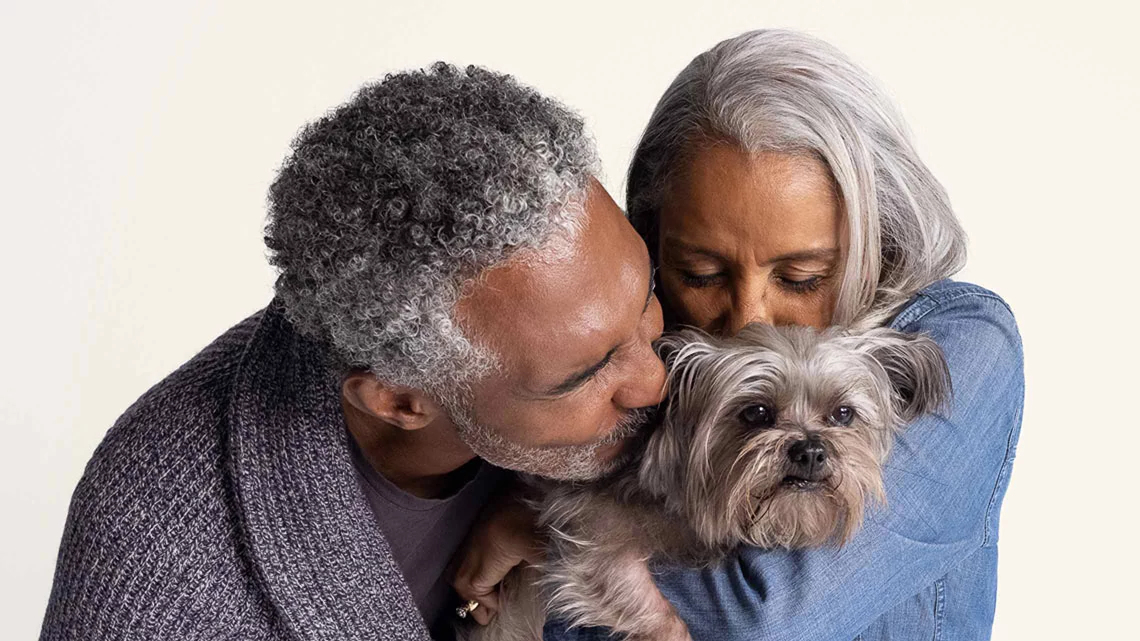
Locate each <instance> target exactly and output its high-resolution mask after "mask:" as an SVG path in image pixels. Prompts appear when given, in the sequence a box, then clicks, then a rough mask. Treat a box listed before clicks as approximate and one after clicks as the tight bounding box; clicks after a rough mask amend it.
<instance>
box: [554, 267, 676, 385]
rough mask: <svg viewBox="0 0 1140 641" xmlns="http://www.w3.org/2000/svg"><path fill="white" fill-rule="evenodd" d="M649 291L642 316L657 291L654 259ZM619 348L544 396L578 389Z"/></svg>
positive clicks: (608, 360)
mask: <svg viewBox="0 0 1140 641" xmlns="http://www.w3.org/2000/svg"><path fill="white" fill-rule="evenodd" d="M647 257H648V256H647ZM647 289H648V292H646V294H645V306H644V307H642V309H641V313H642V314H644V313H645V312H646V311H648V310H649V303H651V302H653V292H654V291H655V290H656V289H657V268H656V267H654V266H653V259H652V258H650V259H649V285H648V287H647ZM618 347H620V346H614V347H613V348H611V349H610V351H608V352H606V355H605V356H604V357H602V360H600V361H598V362H597V363H594V364H593V365H591V366H589V367H587V368H586V369H584V370H582V371H580V372H575V373H574V374H571V375H570V376H569V377H568V378H567V379H566V380H564V381H562V382H561V383H559V384H558V385H557V386H555V387H554V388H553V389H551V390H550V391H548V392H546V394H544V396H550V397H554V396H561V395H563V394H566V393H567V392H571V391H573V390H575V389H577V388H578V387H579V386H580V385H582V384H583V383H585V382H586V381H588V380H590V379H591V378H593V377H594V375H595V374H597V373H598V372H600V371H601V370H602V368H603V367H605V366H606V365H608V364H609V362H610V360H612V359H613V357H614V354H616V353H617V351H618Z"/></svg>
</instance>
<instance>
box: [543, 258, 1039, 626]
mask: <svg viewBox="0 0 1140 641" xmlns="http://www.w3.org/2000/svg"><path fill="white" fill-rule="evenodd" d="M891 327H894V328H895V329H899V330H902V331H906V332H923V333H926V334H928V335H929V336H931V337H932V338H933V339H934V340H935V341H937V342H938V344H939V345H940V346H941V347H942V351H943V353H944V354H945V355H946V359H947V361H948V363H949V365H950V373H951V379H952V382H953V386H954V397H953V403H952V407H951V410H950V411H949V412H947V414H948V418H947V417H944V416H936V415H927V416H923V417H921V418H919V419H918V420H916V421H915V422H914V423H912V424H911V425H910V426H909V427H908V428H907V430H906V431H905V432H904V433H903V434H902V435H900V436H899V438H898V440H897V442H896V444H895V448H894V451H893V452H892V454H891V458H890V460H889V461H888V462H887V465H886V470H885V475H884V476H885V482H886V488H887V505H886V506H884V507H879V508H872V509H871V511H870V512H869V513H868V517H867V520H866V522H865V524H864V526H863V529H862V530H861V531H860V532H859V533H858V534H856V535H855V536H854V537H853V538H852V540H851V541H850V542H849V543H848V544H847V545H846V546H844V547H843V548H841V549H827V548H825V549H814V550H797V551H784V550H761V549H756V548H743V549H741V550H739V551H738V552H737V553H736V554H734V555H732V556H730V557H729V558H728V559H727V560H726V561H725V562H724V563H723V564H721V565H719V566H717V567H715V568H711V569H701V570H697V569H689V568H678V567H668V568H665V567H657V568H654V570H655V572H656V577H657V578H656V580H657V585H658V587H659V588H660V589H661V591H662V592H663V593H664V595H665V596H666V597H667V598H668V599H669V601H671V602H672V603H673V605H674V606H675V607H676V608H677V611H678V612H679V613H680V615H681V617H682V618H683V619H684V620H685V622H686V623H687V624H688V626H689V630H690V632H691V633H692V636H693V639H694V640H695V641H737V640H741V641H743V640H745V639H748V640H763V641H769V640H771V641H776V640H780V641H793V640H796V641H798V640H804V641H808V640H810V641H832V640H834V641H849V640H851V639H858V640H862V641H871V640H887V639H890V640H892V641H904V640H910V639H923V640H924V641H929V640H931V639H934V640H941V641H981V640H985V639H988V638H989V637H990V628H991V626H992V624H993V615H994V605H995V599H996V594H997V542H998V516H999V513H1000V510H1001V502H1002V497H1003V495H1004V494H1005V490H1006V487H1007V485H1008V483H1009V474H1010V467H1011V465H1012V463H1013V457H1014V451H1015V448H1016V444H1017V437H1018V433H1019V431H1020V427H1021V411H1022V403H1023V398H1024V390H1025V382H1024V375H1023V367H1022V364H1023V362H1022V351H1021V338H1020V336H1019V334H1018V331H1017V324H1016V322H1015V321H1014V318H1013V314H1012V312H1010V309H1009V307H1008V306H1007V305H1006V304H1005V302H1004V301H1002V299H1001V298H1000V297H998V296H997V295H996V294H994V293H993V292H991V291H989V290H986V289H983V288H981V287H978V286H976V285H971V284H968V283H960V282H954V281H949V280H944V281H940V282H938V283H935V284H934V285H932V286H930V287H928V288H927V289H925V290H923V291H922V292H920V293H919V294H918V295H917V296H915V297H914V298H913V299H912V300H911V301H910V302H909V303H908V304H907V306H906V307H905V308H903V309H902V311H900V312H899V314H898V315H897V316H896V317H895V319H894V321H893V322H892V323H891ZM544 638H545V639H546V641H569V640H576V641H586V640H592V639H606V638H608V637H607V636H606V632H605V631H604V630H600V629H574V630H567V629H566V627H565V625H563V624H562V623H561V622H558V621H553V622H550V623H548V624H547V626H546V630H545V634H544Z"/></svg>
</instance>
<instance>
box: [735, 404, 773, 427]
mask: <svg viewBox="0 0 1140 641" xmlns="http://www.w3.org/2000/svg"><path fill="white" fill-rule="evenodd" d="M740 420H741V421H743V422H744V424H745V425H748V426H749V427H772V426H773V425H775V423H776V410H774V409H772V408H771V407H769V406H767V405H763V404H758V405H749V406H747V407H745V408H744V409H742V410H740Z"/></svg>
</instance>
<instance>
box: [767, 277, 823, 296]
mask: <svg viewBox="0 0 1140 641" xmlns="http://www.w3.org/2000/svg"><path fill="white" fill-rule="evenodd" d="M824 278H826V277H825V276H808V277H807V278H790V277H787V276H776V280H777V282H778V283H779V285H780V287H782V288H784V289H786V290H787V291H789V292H791V293H793V294H810V293H812V292H815V291H816V290H818V289H819V287H820V285H822V284H823V280H824Z"/></svg>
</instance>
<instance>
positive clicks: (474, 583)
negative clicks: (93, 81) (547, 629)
mask: <svg viewBox="0 0 1140 641" xmlns="http://www.w3.org/2000/svg"><path fill="white" fill-rule="evenodd" d="M537 516H538V515H537V514H536V513H535V512H534V510H532V509H531V508H529V507H528V506H526V505H525V504H524V503H523V502H522V500H521V499H520V496H519V493H518V492H508V493H506V494H504V495H503V496H501V497H499V498H498V499H496V500H495V501H493V502H492V503H491V504H490V505H488V506H487V507H486V508H485V509H484V512H483V518H482V519H480V520H479V522H478V523H476V524H475V526H474V527H473V528H471V532H469V533H468V535H467V540H466V541H465V542H464V544H463V547H462V548H461V549H460V552H459V555H458V556H457V557H456V558H457V559H458V560H459V568H458V570H456V573H455V579H454V580H453V581H452V585H453V586H454V587H455V591H456V592H457V593H458V594H459V596H460V597H461V598H462V599H463V600H464V601H467V600H474V601H477V602H478V603H479V607H477V608H475V609H474V610H472V611H471V614H470V616H471V617H472V618H474V619H475V621H476V623H478V624H480V625H487V623H489V622H490V621H491V619H492V618H494V616H495V614H496V613H497V612H498V611H499V583H500V582H501V581H502V580H503V577H505V576H506V575H507V573H509V572H510V571H511V570H512V569H514V567H515V566H517V565H519V564H521V563H538V562H540V561H541V560H542V559H543V556H544V554H545V550H544V548H543V541H542V537H541V536H540V535H539V533H538V530H537V527H536V523H535V521H536V518H537Z"/></svg>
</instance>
